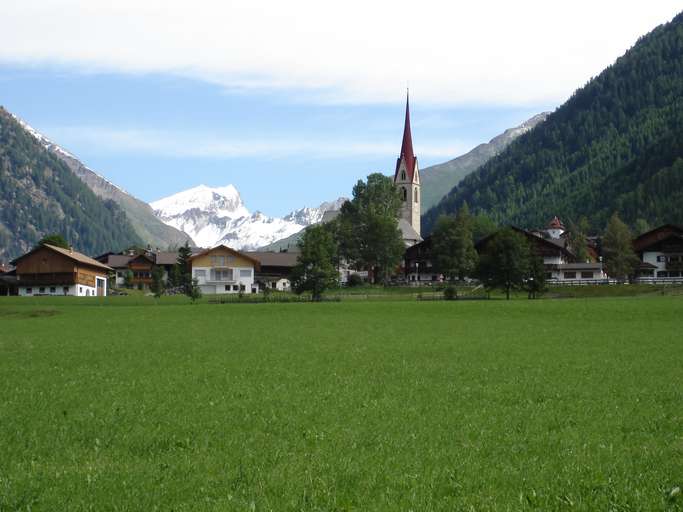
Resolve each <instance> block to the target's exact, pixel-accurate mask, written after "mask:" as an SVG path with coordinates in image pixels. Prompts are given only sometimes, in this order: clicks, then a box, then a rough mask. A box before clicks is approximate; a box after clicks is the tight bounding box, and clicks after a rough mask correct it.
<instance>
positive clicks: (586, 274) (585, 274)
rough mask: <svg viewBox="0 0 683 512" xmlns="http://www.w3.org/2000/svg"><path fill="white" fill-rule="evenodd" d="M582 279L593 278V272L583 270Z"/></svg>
mask: <svg viewBox="0 0 683 512" xmlns="http://www.w3.org/2000/svg"><path fill="white" fill-rule="evenodd" d="M581 279H593V272H581Z"/></svg>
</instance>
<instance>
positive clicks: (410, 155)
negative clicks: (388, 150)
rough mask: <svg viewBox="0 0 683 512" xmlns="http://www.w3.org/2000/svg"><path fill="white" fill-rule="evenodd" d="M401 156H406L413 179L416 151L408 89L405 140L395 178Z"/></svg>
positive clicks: (407, 167)
mask: <svg viewBox="0 0 683 512" xmlns="http://www.w3.org/2000/svg"><path fill="white" fill-rule="evenodd" d="M401 158H405V160H406V171H407V173H408V178H409V179H410V181H413V173H414V171H415V160H416V158H415V153H414V152H413V135H412V133H411V131H410V97H409V92H408V91H406V121H405V125H404V126H403V142H402V143H401V154H400V155H399V156H398V159H397V160H396V173H395V175H394V179H396V178H397V177H398V168H399V167H400V165H401Z"/></svg>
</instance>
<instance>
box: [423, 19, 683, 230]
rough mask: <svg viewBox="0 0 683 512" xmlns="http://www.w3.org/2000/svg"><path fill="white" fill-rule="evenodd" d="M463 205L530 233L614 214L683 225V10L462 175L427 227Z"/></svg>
mask: <svg viewBox="0 0 683 512" xmlns="http://www.w3.org/2000/svg"><path fill="white" fill-rule="evenodd" d="M464 202H467V203H468V205H469V206H470V209H471V210H472V212H473V214H475V215H476V214H479V213H487V214H488V215H489V216H491V217H492V219H493V220H494V221H496V222H498V223H512V224H516V225H519V226H522V227H529V228H531V227H540V226H541V225H544V224H545V223H546V222H547V221H548V219H550V218H552V217H553V216H554V215H558V216H560V217H561V218H563V219H566V220H573V221H577V220H578V219H579V218H580V217H581V216H586V218H587V219H588V221H589V223H590V227H591V229H592V230H593V231H601V230H602V229H604V227H605V225H606V224H607V221H608V219H609V218H610V216H611V215H612V214H613V213H614V212H618V214H619V216H620V217H621V218H622V219H623V220H624V221H625V222H626V223H627V224H629V225H630V226H632V227H633V226H634V225H635V223H636V221H637V220H638V219H642V220H644V221H646V222H648V223H649V224H650V225H652V226H656V225H659V224H664V223H683V13H682V14H679V15H678V16H677V17H676V18H674V19H673V20H672V21H671V22H670V23H668V24H665V25H662V26H659V27H658V28H656V29H655V30H653V31H652V32H651V33H649V34H648V35H646V36H645V37H642V38H641V39H640V40H639V41H638V42H637V43H636V44H635V45H634V47H633V48H631V49H630V50H629V51H628V52H627V53H626V54H625V55H623V56H622V57H620V58H619V59H618V60H617V61H616V62H615V63H614V64H613V65H612V66H610V67H609V68H607V69H605V70H604V71H603V72H602V73H601V74H600V75H599V76H598V77H596V78H594V79H592V80H591V81H590V82H589V83H588V84H587V85H586V86H584V87H582V88H581V89H579V90H578V91H576V93H574V95H573V96H572V97H571V98H570V99H569V100H568V101H567V102H566V103H564V104H563V105H562V106H561V107H559V108H558V109H557V110H556V111H555V112H554V113H553V114H551V115H550V116H549V117H548V118H547V120H546V121H545V122H543V123H541V124H539V125H538V126H536V127H535V128H534V129H533V130H531V131H530V132H528V133H526V134H524V135H522V136H521V137H519V138H518V139H517V140H515V141H514V142H513V143H512V144H510V146H508V147H507V148H506V149H505V150H504V151H503V152H502V153H501V154H499V155H498V156H497V157H494V158H493V159H491V160H490V161H489V162H487V163H486V164H485V165H483V166H482V167H481V168H480V169H479V170H478V171H476V172H474V173H473V174H471V175H469V176H468V177H466V178H465V179H464V180H463V181H462V182H461V183H460V184H459V185H458V186H456V187H455V188H454V189H453V190H451V192H450V193H449V194H448V195H447V196H446V197H445V198H444V199H443V200H442V201H441V202H440V203H439V204H438V205H437V206H435V207H434V208H432V209H431V210H430V211H428V212H427V213H426V214H425V215H424V216H423V228H424V229H423V230H424V231H426V232H427V233H428V232H430V231H431V230H432V228H433V227H434V225H435V222H436V219H437V218H438V217H439V215H441V214H443V213H449V214H453V213H455V212H456V211H457V209H458V208H459V207H460V205H462V204H463V203H464ZM642 220H641V222H642Z"/></svg>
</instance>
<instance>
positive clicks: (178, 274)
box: [173, 242, 192, 297]
mask: <svg viewBox="0 0 683 512" xmlns="http://www.w3.org/2000/svg"><path fill="white" fill-rule="evenodd" d="M191 257H192V250H191V249H190V246H189V245H188V243H187V242H185V245H183V246H182V247H181V248H180V249H178V260H177V263H176V267H177V270H175V269H174V270H173V272H174V276H175V277H174V279H177V281H176V286H179V287H181V288H182V289H183V293H184V294H185V295H187V296H188V297H191V296H192V262H191V261H190V258H191Z"/></svg>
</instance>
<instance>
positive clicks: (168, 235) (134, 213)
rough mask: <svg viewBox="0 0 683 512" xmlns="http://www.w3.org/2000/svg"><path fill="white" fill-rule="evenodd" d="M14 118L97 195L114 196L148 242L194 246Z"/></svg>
mask: <svg viewBox="0 0 683 512" xmlns="http://www.w3.org/2000/svg"><path fill="white" fill-rule="evenodd" d="M12 117H14V119H16V120H17V121H18V122H19V124H20V125H21V126H22V128H24V130H26V131H27V132H28V133H29V134H30V135H32V136H33V137H34V138H35V139H36V140H38V142H39V143H40V144H41V145H42V146H43V147H44V148H45V149H47V150H48V151H49V152H50V153H51V154H52V155H54V156H56V157H57V158H58V159H59V160H61V161H62V162H64V163H65V164H66V165H67V166H68V167H69V169H71V172H73V173H74V174H75V175H76V176H78V177H79V178H80V179H81V181H83V182H84V183H85V184H86V185H87V186H88V187H89V188H90V190H92V191H93V192H94V193H95V195H96V196H98V197H99V198H101V199H104V200H107V199H111V200H112V201H114V202H115V203H116V204H117V205H118V206H119V207H120V208H121V209H122V210H123V211H124V212H125V214H126V217H127V218H128V221H129V222H130V223H131V225H132V226H133V229H134V230H135V232H136V234H137V235H138V237H139V238H140V239H141V240H142V241H143V242H144V243H145V244H150V245H151V246H153V247H159V248H161V249H166V248H169V247H179V246H181V245H183V244H185V242H188V243H189V244H190V245H194V242H193V241H192V239H191V238H190V237H189V236H188V235H187V234H186V233H183V232H182V231H179V230H177V229H175V228H174V227H172V226H167V225H166V224H164V223H163V222H162V221H161V220H159V219H158V218H157V217H156V215H154V211H153V210H152V207H151V206H150V205H148V204H147V203H145V202H144V201H141V200H140V199H138V198H136V197H134V196H132V195H131V194H129V193H128V192H126V191H125V190H123V189H122V188H120V187H117V186H116V185H114V184H113V183H111V182H110V181H108V180H107V179H106V178H105V177H104V176H101V175H99V174H98V173H96V172H95V171H93V170H92V169H90V168H89V167H87V166H86V165H85V164H84V163H83V162H81V161H80V160H79V159H78V158H76V157H75V156H74V155H72V154H71V153H69V152H68V151H66V150H65V149H63V148H62V147H60V146H59V145H57V144H55V143H54V142H52V141H51V140H50V139H48V138H47V137H45V136H44V135H43V134H42V133H40V132H38V131H37V130H35V129H34V128H32V127H31V126H30V125H28V124H27V123H26V122H24V121H23V120H21V119H19V118H18V117H16V116H14V115H13V116H12Z"/></svg>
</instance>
